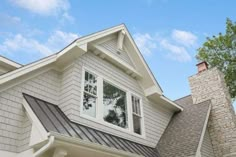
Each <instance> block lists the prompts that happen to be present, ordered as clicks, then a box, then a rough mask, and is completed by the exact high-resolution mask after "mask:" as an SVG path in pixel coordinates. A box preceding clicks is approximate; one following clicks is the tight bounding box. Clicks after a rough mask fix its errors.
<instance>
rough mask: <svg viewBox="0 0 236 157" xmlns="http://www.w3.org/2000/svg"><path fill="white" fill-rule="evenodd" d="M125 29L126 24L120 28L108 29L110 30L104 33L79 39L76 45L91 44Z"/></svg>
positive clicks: (100, 32)
mask: <svg viewBox="0 0 236 157" xmlns="http://www.w3.org/2000/svg"><path fill="white" fill-rule="evenodd" d="M124 28H125V25H124V24H121V25H118V26H115V27H112V28H108V29H105V30H103V31H99V32H96V33H93V34H90V35H87V36H84V37H81V38H79V39H77V41H76V43H77V44H78V45H79V46H80V45H83V44H85V43H89V42H91V41H94V40H97V39H99V38H102V37H105V36H107V35H110V34H113V33H116V32H119V31H121V30H123V29H124Z"/></svg>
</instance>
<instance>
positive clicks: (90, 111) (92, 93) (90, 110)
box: [82, 70, 98, 118]
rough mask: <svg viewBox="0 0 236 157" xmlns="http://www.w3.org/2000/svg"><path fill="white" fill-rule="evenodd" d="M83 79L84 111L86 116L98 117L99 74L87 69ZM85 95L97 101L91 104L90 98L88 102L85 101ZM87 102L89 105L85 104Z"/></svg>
mask: <svg viewBox="0 0 236 157" xmlns="http://www.w3.org/2000/svg"><path fill="white" fill-rule="evenodd" d="M83 80H84V83H83V86H84V87H83V99H82V105H83V106H82V113H83V114H84V115H86V116H90V117H94V118H96V116H97V107H98V106H97V101H98V100H97V98H98V97H97V85H98V83H97V82H98V80H97V75H95V74H93V73H91V72H88V71H86V70H85V71H84V77H83ZM86 81H87V82H86ZM93 88H94V89H93ZM91 89H92V90H91ZM85 95H87V97H90V98H92V99H93V100H92V101H95V102H92V103H91V104H89V99H88V102H85ZM90 100H91V99H90ZM85 103H87V106H85ZM90 105H92V106H90Z"/></svg>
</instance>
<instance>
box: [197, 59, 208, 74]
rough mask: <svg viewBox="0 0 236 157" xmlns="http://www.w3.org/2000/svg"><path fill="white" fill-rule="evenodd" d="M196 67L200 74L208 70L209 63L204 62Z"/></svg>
mask: <svg viewBox="0 0 236 157" xmlns="http://www.w3.org/2000/svg"><path fill="white" fill-rule="evenodd" d="M196 66H197V68H198V73H200V72H202V71H205V70H207V69H208V63H207V62H206V61H202V62H200V63H198V64H196Z"/></svg>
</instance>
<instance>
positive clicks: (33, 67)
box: [0, 54, 56, 84]
mask: <svg viewBox="0 0 236 157" xmlns="http://www.w3.org/2000/svg"><path fill="white" fill-rule="evenodd" d="M55 61H56V54H55V55H52V56H49V57H47V58H44V59H42V60H39V61H37V62H34V63H32V64H29V65H26V66H24V67H21V68H19V69H16V70H14V71H12V72H8V73H6V74H4V75H1V76H0V84H3V83H5V82H7V81H10V80H13V79H15V78H17V77H20V76H22V75H24V74H27V73H29V72H31V71H34V70H36V69H39V68H41V67H44V66H46V65H49V64H51V63H53V62H55Z"/></svg>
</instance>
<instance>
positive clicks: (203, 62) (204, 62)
mask: <svg viewBox="0 0 236 157" xmlns="http://www.w3.org/2000/svg"><path fill="white" fill-rule="evenodd" d="M200 64H205V65H207V66H208V63H207V62H206V61H201V62H199V63H197V64H196V66H199V65H200Z"/></svg>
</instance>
